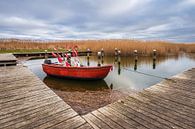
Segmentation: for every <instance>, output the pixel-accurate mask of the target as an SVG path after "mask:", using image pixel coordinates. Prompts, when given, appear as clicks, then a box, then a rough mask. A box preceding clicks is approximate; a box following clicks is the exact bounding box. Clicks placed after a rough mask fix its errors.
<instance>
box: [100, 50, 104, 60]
mask: <svg viewBox="0 0 195 129" xmlns="http://www.w3.org/2000/svg"><path fill="white" fill-rule="evenodd" d="M101 56H102V58H104V48H102V49H101Z"/></svg>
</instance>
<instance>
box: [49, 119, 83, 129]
mask: <svg viewBox="0 0 195 129" xmlns="http://www.w3.org/2000/svg"><path fill="white" fill-rule="evenodd" d="M85 123H86V122H85V120H84V119H82V118H81V117H80V116H76V117H73V118H71V119H69V120H66V121H63V122H62V123H60V124H58V125H55V126H52V127H51V128H55V129H62V128H63V129H75V128H77V127H79V126H81V125H83V124H85Z"/></svg>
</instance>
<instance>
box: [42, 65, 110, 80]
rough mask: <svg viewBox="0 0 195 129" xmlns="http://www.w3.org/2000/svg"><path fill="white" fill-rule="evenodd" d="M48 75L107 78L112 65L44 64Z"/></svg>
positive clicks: (89, 78)
mask: <svg viewBox="0 0 195 129" xmlns="http://www.w3.org/2000/svg"><path fill="white" fill-rule="evenodd" d="M42 67H43V71H44V72H45V73H46V74H47V75H51V76H57V77H64V78H71V79H84V80H98V79H103V78H105V77H106V76H107V75H108V73H109V72H110V70H111V69H112V65H106V66H100V67H65V66H62V65H59V64H42Z"/></svg>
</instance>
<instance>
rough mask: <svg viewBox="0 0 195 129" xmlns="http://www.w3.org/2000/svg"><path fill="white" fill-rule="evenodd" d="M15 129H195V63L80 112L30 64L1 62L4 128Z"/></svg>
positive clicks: (1, 127)
mask: <svg viewBox="0 0 195 129" xmlns="http://www.w3.org/2000/svg"><path fill="white" fill-rule="evenodd" d="M1 59H3V58H2V57H0V60H1ZM12 128H14V129H15V128H20V129H28V128H30V129H32V128H37V129H43V128H59V129H71V128H79V129H90V128H95V129H104V128H105V129H110V128H113V129H123V128H126V129H195V68H193V69H191V70H188V71H186V72H184V73H182V74H179V75H176V76H174V77H172V78H171V79H170V80H164V81H163V82H161V83H159V84H156V85H154V86H151V87H150V88H148V89H146V90H144V91H142V92H139V93H137V94H134V95H130V96H128V97H127V98H125V99H123V100H120V101H118V102H115V103H112V104H110V105H108V106H105V107H103V108H100V109H98V110H95V111H93V112H91V113H89V114H87V115H84V116H79V115H78V114H77V113H76V112H75V111H74V110H73V109H72V108H71V107H70V106H69V105H67V104H66V103H65V102H64V101H63V100H62V99H61V98H59V97H58V96H57V95H56V94H55V93H54V92H53V91H52V90H51V89H50V88H48V87H47V86H46V85H45V84H44V83H43V82H42V81H41V80H40V79H39V78H38V77H36V76H35V75H34V74H33V73H32V72H31V71H30V70H28V68H26V67H22V66H9V67H0V129H12Z"/></svg>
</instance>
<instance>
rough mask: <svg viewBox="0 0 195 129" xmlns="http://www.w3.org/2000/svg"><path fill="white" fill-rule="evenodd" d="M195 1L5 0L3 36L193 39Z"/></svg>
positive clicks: (2, 6)
mask: <svg viewBox="0 0 195 129" xmlns="http://www.w3.org/2000/svg"><path fill="white" fill-rule="evenodd" d="M194 12H195V2H194V0H171V1H170V0H121V1H118V0H107V1H104V0H94V1H91V0H66V1H61V0H55V1H54V0H33V1H30V0H14V1H13V0H1V1H0V19H1V20H0V37H2V38H5V37H18V38H33V39H34V38H35V39H36V38H37V39H118V38H127V39H129V38H133V39H146V40H148V39H149V40H153V39H154V40H155V39H158V40H170V41H174V42H194V41H195V38H194V34H195V17H194V16H193V15H194Z"/></svg>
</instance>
